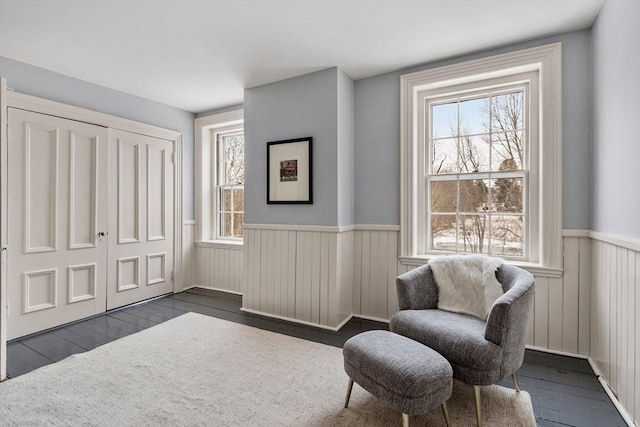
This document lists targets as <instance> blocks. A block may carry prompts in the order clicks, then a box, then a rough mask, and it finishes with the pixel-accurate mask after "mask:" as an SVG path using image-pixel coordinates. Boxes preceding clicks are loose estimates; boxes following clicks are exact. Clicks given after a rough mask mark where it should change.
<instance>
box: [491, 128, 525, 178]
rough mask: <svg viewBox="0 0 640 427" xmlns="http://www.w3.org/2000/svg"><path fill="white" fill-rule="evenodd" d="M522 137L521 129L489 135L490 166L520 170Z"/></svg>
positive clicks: (496, 168)
mask: <svg viewBox="0 0 640 427" xmlns="http://www.w3.org/2000/svg"><path fill="white" fill-rule="evenodd" d="M523 161H524V137H523V133H522V132H521V131H507V132H498V133H493V134H492V135H491V167H492V169H493V170H500V171H509V170H522V169H523V167H522V164H523Z"/></svg>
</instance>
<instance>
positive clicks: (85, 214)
mask: <svg viewBox="0 0 640 427" xmlns="http://www.w3.org/2000/svg"><path fill="white" fill-rule="evenodd" d="M8 122H9V142H8V168H7V169H8V171H7V174H8V175H7V180H8V223H9V227H8V228H9V230H8V233H7V238H8V242H7V244H8V248H9V251H8V254H7V285H8V286H7V297H8V303H9V308H8V322H7V323H8V339H13V338H17V337H20V336H23V335H26V334H29V333H32V332H36V331H40V330H43V329H47V328H50V327H53V326H57V325H60V324H63V323H67V322H71V321H74V320H77V319H81V318H84V317H88V316H92V315H94V314H97V313H101V312H104V311H105V307H106V277H107V271H106V267H107V249H108V245H107V241H106V238H105V237H104V236H103V233H106V232H107V225H108V224H107V205H108V202H107V179H106V176H107V175H106V174H107V142H108V132H107V128H104V127H100V126H95V125H90V124H86V123H81V122H77V121H72V120H66V119H62V118H58V117H53V116H49V115H44V114H39V113H34V112H29V111H24V110H20V109H15V108H10V109H9V113H8Z"/></svg>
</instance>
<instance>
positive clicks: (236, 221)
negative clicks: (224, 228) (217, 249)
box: [233, 213, 244, 237]
mask: <svg viewBox="0 0 640 427" xmlns="http://www.w3.org/2000/svg"><path fill="white" fill-rule="evenodd" d="M243 223H244V214H243V213H234V214H233V236H234V237H242V224H243Z"/></svg>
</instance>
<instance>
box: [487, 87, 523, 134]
mask: <svg viewBox="0 0 640 427" xmlns="http://www.w3.org/2000/svg"><path fill="white" fill-rule="evenodd" d="M523 100H524V93H523V92H522V91H519V92H513V93H507V94H503V95H495V96H492V97H491V129H492V130H493V131H498V132H504V131H514V130H518V129H522V127H523V119H524V111H523V105H522V102H523Z"/></svg>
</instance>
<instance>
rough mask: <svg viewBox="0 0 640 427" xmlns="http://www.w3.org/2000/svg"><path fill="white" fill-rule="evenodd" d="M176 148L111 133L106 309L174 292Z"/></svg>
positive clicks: (161, 141) (145, 138)
mask: <svg viewBox="0 0 640 427" xmlns="http://www.w3.org/2000/svg"><path fill="white" fill-rule="evenodd" d="M173 173H174V172H173V142H172V141H167V140H164V139H159V138H154V137H150V136H144V135H139V134H135V133H131V132H125V131H121V130H115V129H110V130H109V201H110V203H109V277H108V284H107V308H108V309H112V308H116V307H121V306H123V305H127V304H131V303H134V302H137V301H141V300H144V299H147V298H151V297H154V296H158V295H162V294H166V293H168V292H172V291H173V277H172V276H173V273H172V272H173V265H174V263H173V240H174V239H173V235H174V230H173V212H174V211H173V209H174V200H173V199H174V192H173Z"/></svg>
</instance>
